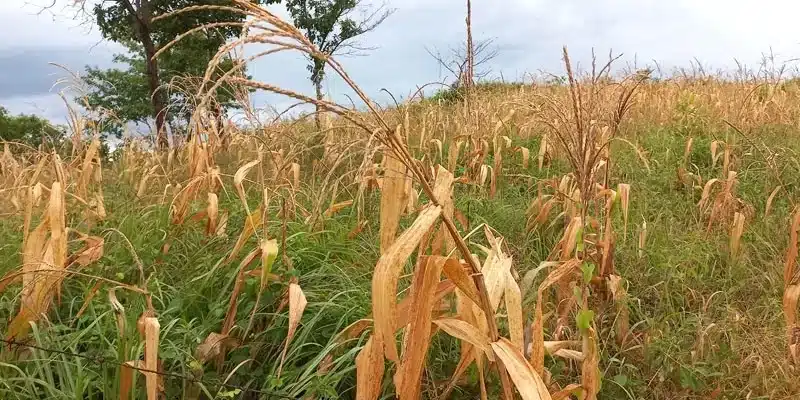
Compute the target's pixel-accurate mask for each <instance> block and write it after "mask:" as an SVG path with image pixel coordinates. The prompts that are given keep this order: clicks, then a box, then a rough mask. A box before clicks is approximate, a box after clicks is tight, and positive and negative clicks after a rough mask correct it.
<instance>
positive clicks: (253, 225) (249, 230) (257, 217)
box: [225, 204, 263, 263]
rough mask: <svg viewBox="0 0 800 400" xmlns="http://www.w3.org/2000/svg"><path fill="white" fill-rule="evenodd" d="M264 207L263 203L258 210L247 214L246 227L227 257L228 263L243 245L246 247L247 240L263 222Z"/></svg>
mask: <svg viewBox="0 0 800 400" xmlns="http://www.w3.org/2000/svg"><path fill="white" fill-rule="evenodd" d="M262 207H263V204H262V205H261V206H260V207H259V208H258V209H257V210H255V211H253V212H252V213H251V214H250V215H249V216H247V219H246V220H245V223H244V229H242V232H241V233H240V234H239V238H238V239H237V240H236V244H235V245H234V246H233V250H231V254H230V255H228V258H227V259H225V262H226V263H228V262H231V261H233V259H235V258H236V256H237V255H238V254H239V252H240V251H241V250H242V247H244V245H245V244H246V243H247V240H248V239H250V236H252V235H253V233H255V231H256V229H258V228H259V227H260V226H261V224H262V223H263V220H262V218H263V210H262Z"/></svg>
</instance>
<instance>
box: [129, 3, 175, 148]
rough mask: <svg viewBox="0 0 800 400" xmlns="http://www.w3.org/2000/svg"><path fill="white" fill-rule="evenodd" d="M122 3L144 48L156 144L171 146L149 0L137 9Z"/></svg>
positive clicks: (161, 146)
mask: <svg viewBox="0 0 800 400" xmlns="http://www.w3.org/2000/svg"><path fill="white" fill-rule="evenodd" d="M120 3H121V4H122V6H123V7H125V9H126V10H128V13H129V14H130V16H131V22H132V23H133V28H134V29H133V30H134V32H135V33H136V36H137V38H138V39H139V42H140V43H141V44H142V47H143V48H144V57H145V74H146V75H147V87H148V90H149V93H150V101H151V103H152V105H153V118H154V119H155V120H156V146H158V148H159V149H161V150H164V149H168V148H169V140H167V130H166V129H167V126H166V123H165V122H166V120H167V102H166V100H165V99H164V94H163V92H162V91H161V90H159V87H160V86H161V79H160V78H159V76H158V61H157V60H156V59H155V58H154V57H153V56H154V55H155V54H156V46H155V44H154V43H153V38H152V37H150V23H151V19H152V15H151V13H150V2H149V0H141V2H140V3H139V9H138V10H137V9H135V8H134V7H133V5H132V4H131V2H130V1H129V0H120Z"/></svg>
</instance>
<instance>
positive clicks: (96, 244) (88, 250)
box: [70, 236, 104, 267]
mask: <svg viewBox="0 0 800 400" xmlns="http://www.w3.org/2000/svg"><path fill="white" fill-rule="evenodd" d="M81 240H83V242H84V243H85V245H84V246H83V248H82V249H80V250H79V251H78V252H77V253H76V254H73V255H72V257H70V259H71V260H73V261H72V262H71V263H70V264H78V265H80V266H81V267H85V266H87V265H89V264H91V263H93V262H95V261H97V260H99V259H101V258H102V257H103V244H104V240H103V238H101V237H99V236H85V237H83V238H82V239H81Z"/></svg>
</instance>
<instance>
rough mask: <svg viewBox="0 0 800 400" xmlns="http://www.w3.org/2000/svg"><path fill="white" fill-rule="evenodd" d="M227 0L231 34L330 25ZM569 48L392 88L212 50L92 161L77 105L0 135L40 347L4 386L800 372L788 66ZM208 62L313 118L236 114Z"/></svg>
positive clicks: (97, 393) (5, 237) (324, 388)
mask: <svg viewBox="0 0 800 400" xmlns="http://www.w3.org/2000/svg"><path fill="white" fill-rule="evenodd" d="M236 3H237V4H238V6H239V7H240V8H238V9H237V10H239V11H240V12H242V13H245V14H246V15H247V16H248V17H249V19H248V21H250V22H248V25H249V27H250V28H251V29H249V32H250V33H249V35H248V36H245V37H242V38H241V39H240V40H237V41H234V42H233V43H231V44H230V45H229V46H227V47H225V48H223V49H221V50H220V55H222V54H225V53H227V52H229V51H232V50H236V51H237V53H240V54H243V52H241V50H242V47H244V46H249V45H252V44H253V43H260V44H262V45H263V44H266V45H269V46H270V48H271V49H272V50H270V51H271V52H278V51H300V52H304V53H306V54H317V50H316V49H315V48H314V47H313V46H312V45H311V44H310V43H308V42H307V41H306V40H305V38H304V37H303V36H302V34H301V33H300V32H298V31H297V30H296V29H295V28H294V27H292V26H291V25H289V24H286V23H285V22H283V21H282V20H280V19H279V18H278V17H277V16H275V15H273V14H270V13H269V12H268V11H266V10H265V9H262V8H259V7H257V6H254V5H252V4H250V3H249V2H245V1H241V2H238V1H237V2H236ZM206 8H208V7H197V8H192V9H186V10H183V11H180V12H202V11H203V10H204V9H206ZM164 18H169V16H166V17H164ZM200 28H201V27H198V29H200ZM270 51H268V52H267V53H264V54H259V56H267V55H268V54H269V53H270ZM317 55H318V54H317ZM248 61H252V59H250V60H242V62H243V64H241V65H245V63H246V62H248ZM564 61H565V74H566V79H565V80H564V82H561V83H559V82H535V83H533V84H524V85H508V86H504V85H494V86H492V87H491V88H490V90H489V89H486V88H483V87H482V86H481V85H475V86H474V87H473V88H472V91H471V92H470V93H468V94H467V95H468V96H469V101H459V100H456V101H448V102H432V101H414V100H413V99H412V100H409V101H408V102H405V103H403V104H401V105H399V106H398V107H396V108H392V109H386V110H381V109H379V108H378V107H377V106H376V105H375V104H374V103H373V102H372V101H371V100H370V99H369V98H368V97H367V96H366V95H365V93H364V92H363V91H362V90H361V89H360V88H359V87H358V85H357V84H356V83H355V81H354V80H353V79H351V78H350V77H349V76H348V75H347V74H346V72H345V71H344V69H343V67H342V66H341V65H340V64H338V63H337V62H336V61H335V60H333V59H328V64H329V67H330V68H331V69H332V70H333V71H334V73H337V74H339V75H340V76H341V77H342V78H344V79H345V81H346V82H347V83H348V85H349V86H350V87H351V88H352V90H353V92H354V93H355V95H356V97H357V98H359V99H360V100H361V101H362V102H363V104H364V111H358V110H354V109H351V108H349V107H346V106H342V105H339V104H336V103H332V102H328V101H318V100H315V99H312V98H308V97H306V96H303V95H302V94H300V93H295V92H290V91H287V90H284V89H281V88H278V87H275V86H273V85H270V84H268V83H265V82H257V81H253V80H249V79H245V78H242V77H241V76H237V75H236V74H230V75H227V76H223V77H222V78H221V79H220V80H219V81H211V80H210V77H211V76H212V74H211V73H210V72H211V71H213V70H214V68H215V65H214V64H213V62H212V64H211V65H209V74H207V76H206V77H205V78H204V84H201V85H198V88H199V89H198V92H197V93H196V94H195V95H196V98H197V102H198V107H197V110H198V111H197V113H196V114H195V115H194V116H193V119H192V123H191V126H190V127H191V129H190V138H189V140H188V141H187V142H186V143H184V144H182V145H181V146H178V147H176V148H174V149H172V150H171V151H170V152H169V153H168V154H159V153H155V152H152V151H150V150H148V148H147V146H146V145H144V144H142V143H140V142H138V141H136V140H130V141H127V142H126V143H125V144H124V146H122V147H121V148H120V149H118V151H117V157H115V160H114V161H113V162H111V161H108V160H104V159H103V157H102V155H101V154H100V152H99V150H98V149H99V146H100V144H99V141H98V139H97V137H98V135H97V132H89V134H88V135H87V134H86V130H85V129H84V128H81V127H85V126H89V125H86V124H84V123H82V122H81V120H80V118H81V117H80V116H79V114H78V113H76V112H73V113H72V114H71V115H73V116H74V118H75V121H74V122H75V123H74V124H73V126H75V127H76V128H75V129H76V131H75V132H73V134H72V137H73V140H72V141H71V142H70V144H69V145H68V146H66V147H65V148H63V149H60V148H55V149H53V148H40V149H29V148H25V147H22V146H19V145H17V144H13V143H8V144H4V149H3V153H2V155H1V156H0V193H2V196H0V213H2V215H3V216H4V217H5V218H3V219H2V220H0V237H1V238H2V241H0V243H2V244H0V257H2V258H0V259H2V260H5V261H4V262H2V263H0V273H2V278H0V293H1V295H2V302H0V315H1V316H2V317H3V318H2V320H3V321H8V323H5V322H4V323H2V324H0V327H1V328H2V330H3V332H5V337H6V338H7V339H9V340H11V339H13V340H14V341H15V342H27V343H29V344H31V345H34V346H35V347H28V348H26V347H25V346H12V347H8V348H5V349H4V350H3V354H2V359H1V360H0V377H2V380H0V397H3V398H19V399H28V398H44V397H47V398H64V399H79V398H80V399H84V398H119V397H121V396H124V397H126V396H125V393H128V394H129V395H130V397H131V398H145V397H148V396H149V397H151V398H152V397H154V396H156V395H155V393H159V396H162V397H165V398H187V399H198V398H209V399H216V398H259V396H266V394H265V393H270V394H273V395H276V396H285V397H289V398H358V399H372V398H379V397H380V398H388V397H392V396H396V397H399V398H403V399H405V398H446V397H447V398H476V397H482V398H499V397H503V398H514V397H516V396H520V397H522V398H524V399H540V398H544V399H547V398H568V397H570V396H572V397H577V398H587V399H591V398H631V399H634V398H653V399H671V398H791V397H792V396H795V395H797V394H798V390H800V387H798V385H797V380H796V379H794V374H795V373H794V371H795V368H796V363H797V358H798V355H797V354H798V352H797V349H798V344H797V343H798V342H797V336H798V335H797V331H798V327H797V294H798V290H797V287H798V285H797V279H796V278H797V274H796V273H795V272H794V271H796V270H797V268H796V263H797V246H798V243H797V225H798V223H797V221H799V220H800V219H798V215H800V214H798V213H797V211H796V210H795V206H794V204H795V201H794V199H796V198H797V194H798V193H797V189H796V188H797V187H799V186H798V182H796V180H797V176H798V172H799V171H798V170H800V163H798V160H797V156H796V154H797V151H798V150H800V141H799V140H796V136H797V134H798V132H797V128H796V124H795V121H796V120H797V117H798V116H799V115H800V114H799V113H800V106H798V105H799V104H800V98H798V97H799V96H800V92H798V91H797V90H796V89H797V88H796V83H795V82H794V81H793V80H787V79H780V78H779V77H776V76H775V74H771V75H768V76H765V77H759V76H751V75H748V74H745V73H742V74H740V76H739V79H723V78H719V77H710V76H706V75H702V76H686V75H683V76H676V77H675V78H670V79H660V80H658V81H654V80H650V79H648V76H647V75H646V74H642V73H640V74H633V75H630V76H627V77H615V76H612V75H611V73H610V70H611V68H610V66H609V65H605V64H604V65H603V66H596V65H594V64H593V67H592V71H590V72H586V73H583V72H581V71H575V70H573V65H572V64H571V63H570V62H569V57H568V54H567V52H566V50H565V51H564ZM611 62H613V60H610V61H609V64H610V63H611ZM223 82H226V83H228V84H232V85H234V86H237V87H239V88H242V89H244V88H254V89H260V90H267V91H272V92H276V93H280V94H283V95H286V96H289V97H292V98H295V99H297V100H300V101H304V102H309V103H313V104H316V105H318V106H320V109H322V110H325V112H326V113H327V115H326V116H325V118H324V120H325V121H326V123H325V126H324V129H323V131H322V132H318V131H316V130H315V128H313V124H311V123H310V122H308V121H305V120H297V121H271V122H269V123H260V122H259V121H258V120H257V119H256V117H255V116H256V115H257V113H256V112H254V111H253V110H251V109H248V110H249V112H248V115H250V116H251V118H250V121H249V123H250V125H251V126H249V127H247V128H237V127H234V126H227V127H224V129H223V127H221V126H219V125H218V123H217V121H216V119H214V118H210V117H209V116H208V115H206V113H204V112H203V110H204V109H205V106H206V105H208V103H209V102H211V101H213V99H212V98H211V97H210V96H209V95H208V93H214V87H215V85H221V84H222V83H223ZM243 98H244V97H243ZM243 106H245V107H249V104H243ZM223 131H224V132H226V134H223ZM313 137H317V138H319V137H323V138H324V140H323V141H322V143H313V142H312V141H310V140H309V138H313ZM786 238H789V240H788V244H787V240H786ZM156 323H157V326H158V329H155V326H156V325H155V324H156ZM148 327H149V328H148ZM43 349H53V350H58V352H48V351H47V350H43ZM146 349H147V350H146ZM787 352H788V354H787ZM98 359H102V360H103V362H96V360H98ZM92 360H95V361H92ZM121 365H122V366H121ZM125 365H128V366H132V367H136V366H145V365H146V366H149V367H148V368H145V369H146V370H148V371H145V372H143V373H142V372H139V371H137V370H136V369H132V368H127V367H125ZM149 371H160V372H161V374H153V373H151V372H149ZM187 377H191V379H187Z"/></svg>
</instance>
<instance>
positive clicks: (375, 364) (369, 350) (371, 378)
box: [356, 335, 394, 400]
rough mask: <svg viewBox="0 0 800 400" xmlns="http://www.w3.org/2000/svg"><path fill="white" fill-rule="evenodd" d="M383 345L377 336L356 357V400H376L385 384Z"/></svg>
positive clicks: (372, 337) (368, 341)
mask: <svg viewBox="0 0 800 400" xmlns="http://www.w3.org/2000/svg"><path fill="white" fill-rule="evenodd" d="M392 340H394V338H392ZM383 347H384V346H383V344H382V343H381V342H380V339H379V338H377V337H376V336H375V335H373V336H371V337H370V338H369V340H367V344H366V345H365V346H364V348H362V349H361V351H359V352H358V356H357V357H356V400H375V399H377V398H378V396H379V395H380V394H381V383H382V382H383V370H384V363H383Z"/></svg>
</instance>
